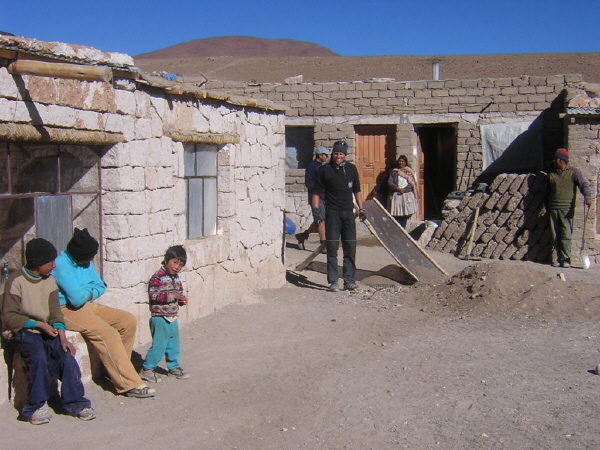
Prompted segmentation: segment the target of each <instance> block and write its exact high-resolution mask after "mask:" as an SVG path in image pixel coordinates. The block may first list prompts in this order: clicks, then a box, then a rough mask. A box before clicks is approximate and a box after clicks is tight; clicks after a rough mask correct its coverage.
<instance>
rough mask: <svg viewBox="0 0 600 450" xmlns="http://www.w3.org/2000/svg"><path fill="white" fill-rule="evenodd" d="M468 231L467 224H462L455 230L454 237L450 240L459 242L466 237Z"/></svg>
mask: <svg viewBox="0 0 600 450" xmlns="http://www.w3.org/2000/svg"><path fill="white" fill-rule="evenodd" d="M466 231H467V222H460V223H459V224H458V226H457V227H456V230H454V233H452V236H451V237H450V239H451V240H455V241H456V242H458V240H459V239H460V237H461V236H464V235H465V232H466Z"/></svg>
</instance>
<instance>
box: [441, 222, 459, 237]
mask: <svg viewBox="0 0 600 450" xmlns="http://www.w3.org/2000/svg"><path fill="white" fill-rule="evenodd" d="M457 228H458V224H457V223H456V222H450V223H449V224H448V228H446V231H444V238H446V239H450V238H451V237H452V236H453V235H454V232H455V231H456V229H457Z"/></svg>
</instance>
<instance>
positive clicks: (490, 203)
mask: <svg viewBox="0 0 600 450" xmlns="http://www.w3.org/2000/svg"><path fill="white" fill-rule="evenodd" d="M499 199H500V194H499V193H498V192H494V193H493V194H492V195H490V198H489V199H488V201H487V202H485V205H484V206H485V207H486V208H487V209H489V210H493V209H496V203H498V200H499Z"/></svg>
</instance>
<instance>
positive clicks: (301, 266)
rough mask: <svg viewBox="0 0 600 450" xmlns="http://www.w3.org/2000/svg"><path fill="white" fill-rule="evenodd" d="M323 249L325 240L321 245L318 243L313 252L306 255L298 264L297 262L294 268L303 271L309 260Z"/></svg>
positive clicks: (311, 260)
mask: <svg viewBox="0 0 600 450" xmlns="http://www.w3.org/2000/svg"><path fill="white" fill-rule="evenodd" d="M323 250H325V242H323V243H322V244H321V245H319V246H318V247H317V249H316V250H315V251H314V252H312V253H311V254H310V255H308V258H306V259H305V260H304V261H302V262H301V263H300V264H298V265H297V266H296V270H298V271H303V270H304V269H306V268H307V267H308V265H309V264H310V263H311V262H313V260H314V259H315V258H316V257H317V255H319V254H320V253H321V252H322V251H323Z"/></svg>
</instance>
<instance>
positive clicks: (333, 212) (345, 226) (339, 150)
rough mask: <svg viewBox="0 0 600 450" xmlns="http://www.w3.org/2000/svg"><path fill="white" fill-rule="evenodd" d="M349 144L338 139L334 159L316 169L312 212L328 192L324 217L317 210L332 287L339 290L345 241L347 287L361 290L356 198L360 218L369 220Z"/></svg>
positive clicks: (347, 288) (328, 280)
mask: <svg viewBox="0 0 600 450" xmlns="http://www.w3.org/2000/svg"><path fill="white" fill-rule="evenodd" d="M346 155H348V144H346V142H344V141H337V142H336V143H335V144H333V150H332V155H331V161H330V162H329V164H325V165H323V166H321V167H320V168H319V169H318V170H317V181H316V183H315V190H314V192H313V196H312V206H313V211H314V210H318V209H319V205H320V201H321V197H320V196H321V194H323V193H325V192H327V209H326V211H325V217H323V216H321V215H319V213H317V217H315V219H316V220H317V222H321V221H323V220H325V234H326V239H327V282H328V283H329V290H330V291H332V292H337V291H339V290H340V287H339V284H338V281H339V274H338V257H337V254H338V249H339V246H340V239H341V240H342V251H343V254H344V259H343V278H344V289H345V290H349V291H354V290H356V289H358V285H357V284H356V281H355V274H356V217H355V214H354V200H356V204H357V205H358V208H359V214H358V215H359V217H360V220H361V221H364V220H365V219H366V215H365V210H364V209H363V195H362V192H361V190H360V180H359V178H358V170H357V169H356V166H355V165H354V164H351V163H349V162H347V161H346Z"/></svg>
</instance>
